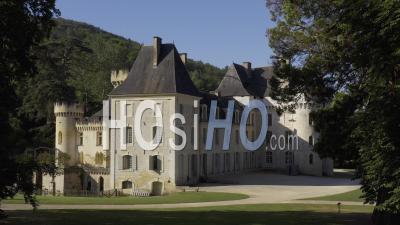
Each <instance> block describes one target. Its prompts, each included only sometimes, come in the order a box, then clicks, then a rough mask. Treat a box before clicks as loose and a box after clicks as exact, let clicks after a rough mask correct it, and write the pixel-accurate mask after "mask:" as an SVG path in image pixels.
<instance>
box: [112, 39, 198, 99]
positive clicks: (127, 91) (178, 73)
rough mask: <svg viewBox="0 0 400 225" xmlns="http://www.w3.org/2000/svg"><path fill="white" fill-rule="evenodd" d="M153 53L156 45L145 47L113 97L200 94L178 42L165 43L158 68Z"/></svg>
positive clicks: (162, 45)
mask: <svg viewBox="0 0 400 225" xmlns="http://www.w3.org/2000/svg"><path fill="white" fill-rule="evenodd" d="M152 53H153V52H152V46H143V47H142V49H141V50H140V52H139V54H138V56H137V58H136V60H135V62H134V63H133V66H132V68H131V70H130V72H129V74H128V77H127V79H126V80H125V81H124V82H123V83H122V84H121V85H120V86H118V87H117V88H115V89H114V90H113V91H111V93H110V96H117V95H143V94H176V93H180V94H186V95H192V96H199V91H198V90H197V88H196V87H195V85H194V84H193V82H192V80H191V79H190V76H189V73H188V72H187V70H186V67H185V65H184V64H183V62H182V60H181V58H180V56H179V53H178V51H177V49H176V48H175V45H173V44H161V51H160V55H159V63H158V65H157V67H155V68H154V67H153V61H152V57H153V54H152Z"/></svg>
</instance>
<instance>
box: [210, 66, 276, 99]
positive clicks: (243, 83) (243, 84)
mask: <svg viewBox="0 0 400 225" xmlns="http://www.w3.org/2000/svg"><path fill="white" fill-rule="evenodd" d="M272 75H273V68H272V66H271V67H260V68H254V69H251V70H248V69H246V68H245V67H243V66H242V65H239V64H235V63H233V64H232V66H230V67H229V69H228V71H227V72H226V74H225V76H224V78H223V79H222V81H221V83H220V84H219V86H218V88H217V90H216V92H217V93H219V94H220V96H225V97H227V96H256V97H265V96H267V87H268V80H269V79H270V78H271V77H272Z"/></svg>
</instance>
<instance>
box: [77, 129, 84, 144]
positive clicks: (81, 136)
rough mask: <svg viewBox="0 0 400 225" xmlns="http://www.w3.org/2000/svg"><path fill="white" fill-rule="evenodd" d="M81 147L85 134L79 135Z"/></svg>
mask: <svg viewBox="0 0 400 225" xmlns="http://www.w3.org/2000/svg"><path fill="white" fill-rule="evenodd" d="M78 144H79V145H83V132H80V133H79V143H78Z"/></svg>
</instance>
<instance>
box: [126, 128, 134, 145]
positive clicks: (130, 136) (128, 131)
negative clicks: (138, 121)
mask: <svg viewBox="0 0 400 225" xmlns="http://www.w3.org/2000/svg"><path fill="white" fill-rule="evenodd" d="M126 143H128V144H131V143H133V134H132V127H126Z"/></svg>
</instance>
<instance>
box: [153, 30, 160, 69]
mask: <svg viewBox="0 0 400 225" xmlns="http://www.w3.org/2000/svg"><path fill="white" fill-rule="evenodd" d="M160 52H161V38H160V37H157V36H154V37H153V67H157V66H158V63H159V57H160Z"/></svg>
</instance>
